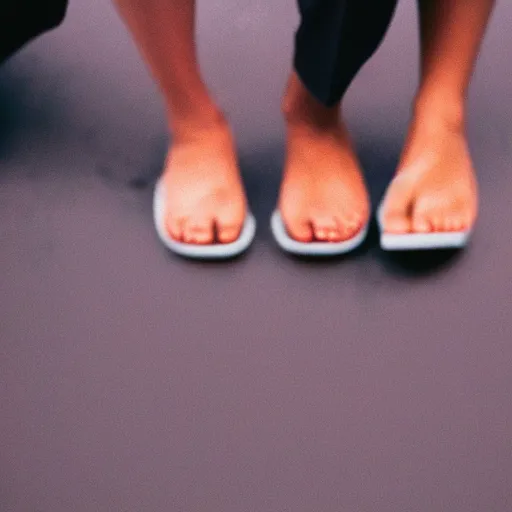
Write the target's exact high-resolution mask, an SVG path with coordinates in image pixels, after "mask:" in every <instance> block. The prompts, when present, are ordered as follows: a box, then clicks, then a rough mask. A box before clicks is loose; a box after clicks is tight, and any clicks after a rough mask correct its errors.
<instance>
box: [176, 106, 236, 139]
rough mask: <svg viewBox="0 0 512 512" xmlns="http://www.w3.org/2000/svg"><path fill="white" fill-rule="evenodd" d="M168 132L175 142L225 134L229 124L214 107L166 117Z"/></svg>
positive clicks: (222, 114)
mask: <svg viewBox="0 0 512 512" xmlns="http://www.w3.org/2000/svg"><path fill="white" fill-rule="evenodd" d="M168 125H169V130H170V132H171V133H172V135H173V138H174V140H175V141H177V140H190V139H196V138H197V137H198V136H203V135H204V134H212V135H213V134H215V133H226V132H228V131H229V123H228V121H227V119H226V117H225V115H224V113H223V112H222V111H221V110H219V109H218V108H216V107H206V108H205V109H202V110H198V111H188V112H186V113H184V112H181V113H176V112H174V113H173V114H170V115H168Z"/></svg>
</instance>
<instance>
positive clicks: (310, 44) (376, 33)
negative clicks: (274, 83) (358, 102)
mask: <svg viewBox="0 0 512 512" xmlns="http://www.w3.org/2000/svg"><path fill="white" fill-rule="evenodd" d="M397 1H398V0H298V3H299V10H300V14H301V17H302V21H301V24H300V27H299V30H298V31H297V34H296V46H295V62H294V64H295V69H296V71H297V74H298V75H299V77H300V78H301V80H302V82H303V83H304V85H305V86H306V87H307V88H308V90H309V91H310V92H311V93H312V94H313V95H314V96H315V97H316V98H317V99H318V100H320V101H321V102H322V103H324V104H325V105H333V104H335V103H337V102H338V101H339V100H340V99H341V98H342V96H343V94H344V93H345V91H346V90H347V88H348V86H349V85H350V83H351V82H352V80H353V78H354V77H355V75H356V74H357V72H358V71H359V70H360V69H361V67H362V66H363V64H364V63H365V62H366V61H367V60H368V59H369V58H370V57H371V55H372V54H373V53H374V52H375V50H376V49H377V48H378V46H379V45H380V43H381V41H382V39H383V37H384V35H385V33H386V31H387V28H388V27H389V24H390V23H391V19H392V17H393V13H394V11H395V7H396V4H397Z"/></svg>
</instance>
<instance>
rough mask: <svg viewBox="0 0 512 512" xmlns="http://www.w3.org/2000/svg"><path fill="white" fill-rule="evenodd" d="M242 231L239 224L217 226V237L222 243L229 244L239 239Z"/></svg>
mask: <svg viewBox="0 0 512 512" xmlns="http://www.w3.org/2000/svg"><path fill="white" fill-rule="evenodd" d="M240 232H241V226H240V225H239V224H232V225H229V224H223V225H220V226H217V238H218V240H219V242H220V243H221V244H229V243H232V242H234V241H235V240H237V239H238V237H239V236H240Z"/></svg>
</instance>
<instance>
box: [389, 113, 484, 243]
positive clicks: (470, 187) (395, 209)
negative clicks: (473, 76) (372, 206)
mask: <svg viewBox="0 0 512 512" xmlns="http://www.w3.org/2000/svg"><path fill="white" fill-rule="evenodd" d="M477 209H478V186H477V181H476V177H475V171H474V168H473V164H472V160H471V156H470V152H469V149H468V142H467V136H466V132H465V128H464V122H463V121H460V120H457V121H456V122H453V121H448V120H446V119H443V118H438V116H437V115H436V114H435V113H434V114H433V115H432V114H430V115H426V116H422V115H417V116H415V118H413V121H412V123H411V126H410V129H409V134H408V137H407V140H406V144H405V147H404V151H403V154H402V157H401V161H400V164H399V166H398V171H397V174H396V176H395V178H394V179H393V181H392V182H391V184H390V186H389V188H388V191H387V193H386V195H385V198H384V203H383V211H382V213H383V225H384V231H385V232H388V233H393V234H405V233H437V232H454V231H466V230H469V229H471V228H472V227H473V225H474V223H475V221H476V216H477Z"/></svg>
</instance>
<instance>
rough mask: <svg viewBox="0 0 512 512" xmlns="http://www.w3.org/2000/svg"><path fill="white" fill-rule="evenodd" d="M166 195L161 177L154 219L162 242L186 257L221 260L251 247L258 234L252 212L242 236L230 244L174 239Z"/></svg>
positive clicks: (157, 187) (247, 217)
mask: <svg viewBox="0 0 512 512" xmlns="http://www.w3.org/2000/svg"><path fill="white" fill-rule="evenodd" d="M165 212H166V195H165V189H164V187H163V183H162V180H161V179H159V180H158V182H157V183H156V186H155V191H154V195H153V220H154V223H155V228H156V232H157V234H158V237H159V238H160V240H161V242H162V243H163V244H164V245H165V246H166V247H167V248H168V249H169V250H171V251H173V252H175V253H176V254H179V255H180V256H184V257H186V258H193V259H202V260H221V259H228V258H233V257H235V256H238V255H239V254H241V253H242V252H244V251H245V250H246V249H248V248H249V246H250V245H251V243H252V241H253V240H254V235H255V234H256V220H255V219H254V216H253V215H252V213H251V212H248V213H247V215H246V217H245V222H244V225H243V228H242V231H241V233H240V236H239V237H238V239H237V240H235V241H234V242H231V243H228V244H222V243H215V244H209V245H199V244H188V243H184V242H177V241H176V240H173V239H172V238H171V236H170V235H169V233H168V232H167V227H166V222H165Z"/></svg>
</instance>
